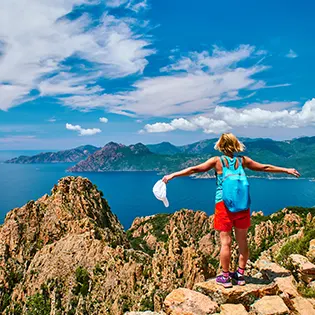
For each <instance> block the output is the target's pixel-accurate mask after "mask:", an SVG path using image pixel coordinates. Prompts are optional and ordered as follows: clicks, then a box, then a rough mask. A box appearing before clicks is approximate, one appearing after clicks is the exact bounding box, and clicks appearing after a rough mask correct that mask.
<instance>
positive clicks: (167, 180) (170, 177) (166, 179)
mask: <svg viewBox="0 0 315 315" xmlns="http://www.w3.org/2000/svg"><path fill="white" fill-rule="evenodd" d="M172 178H173V177H172V175H165V176H164V177H163V179H162V181H163V182H164V183H165V184H167V183H168V182H169V181H170V180H171V179H172Z"/></svg>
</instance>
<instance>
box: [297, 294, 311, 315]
mask: <svg viewBox="0 0 315 315" xmlns="http://www.w3.org/2000/svg"><path fill="white" fill-rule="evenodd" d="M292 302H293V307H294V309H295V311H296V312H297V313H298V314H300V315H315V310H314V307H313V304H312V303H311V302H310V301H308V300H307V299H304V298H302V297H301V296H297V297H296V298H294V299H293V300H292Z"/></svg>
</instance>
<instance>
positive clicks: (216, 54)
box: [161, 45, 255, 72]
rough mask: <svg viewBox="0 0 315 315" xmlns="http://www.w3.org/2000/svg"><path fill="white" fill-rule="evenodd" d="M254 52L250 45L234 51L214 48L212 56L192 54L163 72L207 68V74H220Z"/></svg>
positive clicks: (205, 53)
mask: <svg viewBox="0 0 315 315" xmlns="http://www.w3.org/2000/svg"><path fill="white" fill-rule="evenodd" d="M254 51H255V47H254V46H250V45H240V46H239V47H238V48H237V49H235V50H232V51H226V50H223V49H220V48H219V47H218V46H213V51H212V55H210V54H209V52H208V51H203V52H201V53H198V52H192V53H190V54H189V56H188V57H183V58H181V59H179V60H178V61H177V62H176V63H175V64H172V65H169V66H167V67H164V68H162V69H161V71H162V72H165V71H166V72H168V71H179V70H184V71H197V70H202V69H204V68H206V69H207V70H208V71H207V72H218V71H220V70H222V69H226V68H227V67H230V66H233V65H235V63H237V62H239V61H241V60H244V59H246V58H248V57H249V56H250V55H251V54H253V52H254Z"/></svg>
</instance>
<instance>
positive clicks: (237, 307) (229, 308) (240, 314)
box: [220, 304, 248, 315]
mask: <svg viewBox="0 0 315 315" xmlns="http://www.w3.org/2000/svg"><path fill="white" fill-rule="evenodd" d="M220 314H221V315H246V314H248V312H247V311H246V309H245V307H244V306H243V305H242V304H223V305H221V313H220Z"/></svg>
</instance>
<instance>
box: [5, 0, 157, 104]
mask: <svg viewBox="0 0 315 315" xmlns="http://www.w3.org/2000/svg"><path fill="white" fill-rule="evenodd" d="M112 2H114V1H112ZM118 2H119V1H118ZM97 3H98V1H94V0H56V1H54V2H53V3H51V2H49V1H38V0H2V1H0V41H1V45H0V51H1V52H0V109H2V110H7V109H9V108H10V107H12V106H16V105H19V104H21V103H23V102H25V101H27V100H28V97H29V95H30V91H32V90H33V89H39V90H40V92H41V95H42V96H43V95H49V96H54V95H61V94H62V95H65V94H74V95H92V94H95V93H99V92H100V88H99V87H97V86H96V87H95V81H96V79H98V78H104V77H109V78H117V77H124V76H127V75H130V74H134V73H141V72H142V71H143V70H144V68H145V67H146V65H147V63H148V61H147V60H146V57H147V56H149V55H151V54H152V53H154V51H153V50H152V49H147V48H146V47H147V46H148V45H149V44H150V42H149V41H148V40H147V39H146V38H144V37H143V36H141V35H140V34H137V33H136V32H135V31H134V29H136V26H137V21H136V20H135V19H132V18H129V17H124V18H120V19H118V18H116V17H114V16H111V15H109V14H108V13H107V12H104V15H103V16H102V17H101V19H100V20H99V21H95V20H92V17H91V16H90V15H89V14H88V13H85V14H84V15H82V16H81V17H79V18H77V19H75V20H70V19H68V18H66V15H67V14H69V13H71V12H72V10H73V8H74V7H75V6H76V5H81V4H86V5H92V4H97ZM12 21H14V23H12ZM69 57H78V59H76V60H77V62H76V63H75V65H73V66H66V63H65V61H67V59H68V58H69ZM73 60H75V59H73ZM74 66H75V67H76V68H75V69H76V70H75V71H73V68H72V67H74ZM80 67H81V71H78V69H80ZM60 71H61V72H62V74H59V75H56V74H58V73H59V72H60ZM91 86H92V87H91Z"/></svg>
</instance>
